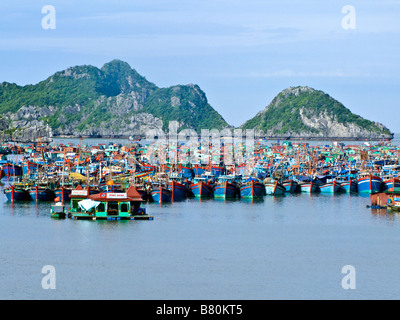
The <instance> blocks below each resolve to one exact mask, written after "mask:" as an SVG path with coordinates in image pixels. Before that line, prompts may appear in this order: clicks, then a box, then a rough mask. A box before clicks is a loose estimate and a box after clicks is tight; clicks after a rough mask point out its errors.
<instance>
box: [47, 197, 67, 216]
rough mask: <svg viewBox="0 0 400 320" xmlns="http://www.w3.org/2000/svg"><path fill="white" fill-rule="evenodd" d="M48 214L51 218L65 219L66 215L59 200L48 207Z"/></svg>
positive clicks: (63, 206)
mask: <svg viewBox="0 0 400 320" xmlns="http://www.w3.org/2000/svg"><path fill="white" fill-rule="evenodd" d="M55 200H57V199H55ZM50 216H51V218H52V219H65V217H66V213H65V205H64V204H63V203H62V202H59V201H57V202H56V203H54V204H52V205H51V208H50Z"/></svg>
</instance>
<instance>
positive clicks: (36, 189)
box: [29, 185, 56, 201]
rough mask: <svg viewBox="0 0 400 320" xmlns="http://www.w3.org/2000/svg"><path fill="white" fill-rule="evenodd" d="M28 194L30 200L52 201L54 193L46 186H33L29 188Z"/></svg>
mask: <svg viewBox="0 0 400 320" xmlns="http://www.w3.org/2000/svg"><path fill="white" fill-rule="evenodd" d="M29 196H30V198H31V200H32V201H53V200H54V199H55V198H56V195H55V193H54V192H53V191H52V190H50V189H49V188H48V187H46V186H43V187H42V186H38V185H36V186H33V187H31V188H30V189H29Z"/></svg>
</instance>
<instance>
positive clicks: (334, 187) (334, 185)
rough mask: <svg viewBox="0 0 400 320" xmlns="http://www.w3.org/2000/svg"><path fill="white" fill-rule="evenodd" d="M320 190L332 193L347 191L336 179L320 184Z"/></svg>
mask: <svg viewBox="0 0 400 320" xmlns="http://www.w3.org/2000/svg"><path fill="white" fill-rule="evenodd" d="M319 190H320V191H321V193H332V194H334V193H340V192H342V193H344V192H345V189H344V188H343V187H342V185H341V184H340V183H339V182H336V181H335V180H333V181H331V182H326V183H324V184H322V185H320V186H319Z"/></svg>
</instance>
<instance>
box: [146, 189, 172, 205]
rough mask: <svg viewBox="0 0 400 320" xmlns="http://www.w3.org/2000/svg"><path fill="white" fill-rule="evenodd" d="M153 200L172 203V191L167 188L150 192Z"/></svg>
mask: <svg viewBox="0 0 400 320" xmlns="http://www.w3.org/2000/svg"><path fill="white" fill-rule="evenodd" d="M150 195H151V199H152V200H153V201H154V202H159V203H163V202H171V201H172V191H171V190H170V189H168V188H165V187H157V188H154V189H153V190H151V191H150Z"/></svg>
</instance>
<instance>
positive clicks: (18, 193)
mask: <svg viewBox="0 0 400 320" xmlns="http://www.w3.org/2000/svg"><path fill="white" fill-rule="evenodd" d="M28 190H29V185H28V184H25V183H14V184H13V185H11V186H10V187H7V188H5V189H4V194H5V196H6V197H7V200H8V201H11V202H14V201H30V200H31V197H30V195H29V191H28Z"/></svg>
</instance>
